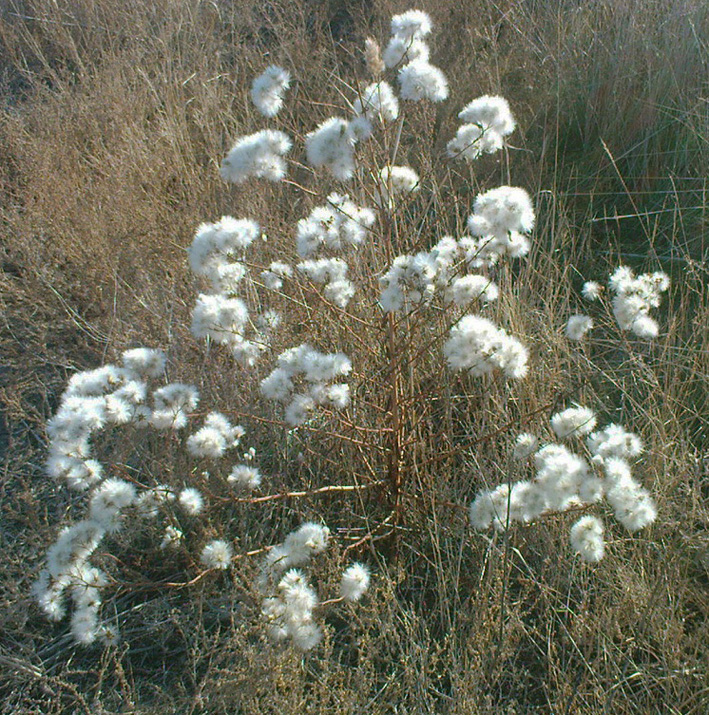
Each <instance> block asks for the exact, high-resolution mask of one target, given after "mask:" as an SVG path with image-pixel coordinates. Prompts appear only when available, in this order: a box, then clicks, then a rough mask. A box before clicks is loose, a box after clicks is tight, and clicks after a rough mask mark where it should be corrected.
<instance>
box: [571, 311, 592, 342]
mask: <svg viewBox="0 0 709 715" xmlns="http://www.w3.org/2000/svg"><path fill="white" fill-rule="evenodd" d="M591 328H593V320H592V319H591V318H589V317H588V315H572V316H571V317H570V318H569V320H568V321H567V323H566V327H565V328H564V332H565V333H566V337H567V338H568V339H569V340H581V339H582V338H583V337H584V335H586V333H587V332H588V331H589V330H591Z"/></svg>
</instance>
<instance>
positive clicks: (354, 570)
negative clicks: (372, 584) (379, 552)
mask: <svg viewBox="0 0 709 715" xmlns="http://www.w3.org/2000/svg"><path fill="white" fill-rule="evenodd" d="M369 580H370V576H369V569H368V568H367V567H366V566H365V565H364V564H361V563H354V564H352V565H351V566H349V567H348V568H347V569H345V572H344V573H343V574H342V580H341V581H340V595H341V596H342V598H344V599H345V600H346V601H359V599H360V598H362V596H363V595H364V593H365V591H366V590H367V588H368V587H369Z"/></svg>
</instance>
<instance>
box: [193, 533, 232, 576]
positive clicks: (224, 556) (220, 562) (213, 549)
mask: <svg viewBox="0 0 709 715" xmlns="http://www.w3.org/2000/svg"><path fill="white" fill-rule="evenodd" d="M233 554H234V551H233V549H232V548H231V545H230V544H229V543H228V542H226V541H223V540H221V539H215V540H214V541H210V542H209V543H208V544H207V545H206V546H205V547H204V548H203V549H202V554H201V555H200V561H201V562H202V564H204V566H206V567H207V568H208V569H227V568H229V566H230V565H231V559H232V556H233Z"/></svg>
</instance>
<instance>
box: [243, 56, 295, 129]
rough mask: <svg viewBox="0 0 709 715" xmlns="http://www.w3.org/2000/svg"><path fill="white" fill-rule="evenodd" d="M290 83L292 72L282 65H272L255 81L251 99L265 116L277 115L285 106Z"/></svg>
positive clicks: (252, 86)
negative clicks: (284, 98) (289, 72)
mask: <svg viewBox="0 0 709 715" xmlns="http://www.w3.org/2000/svg"><path fill="white" fill-rule="evenodd" d="M289 85H290V74H288V72H287V71H286V70H284V69H283V68H282V67H277V66H276V65H271V66H270V67H267V68H266V71H265V72H264V73H263V74H261V75H259V76H258V77H256V79H255V80H254V81H253V84H252V85H251V100H252V101H253V103H254V105H255V106H256V109H258V111H259V112H261V114H263V116H264V117H269V118H270V117H275V116H276V114H278V112H279V111H280V110H281V107H282V106H283V97H284V95H285V92H286V90H287V89H288V86H289Z"/></svg>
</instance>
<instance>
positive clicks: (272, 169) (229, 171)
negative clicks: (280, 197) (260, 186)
mask: <svg viewBox="0 0 709 715" xmlns="http://www.w3.org/2000/svg"><path fill="white" fill-rule="evenodd" d="M291 146H292V142H291V140H290V138H289V137H288V135H287V134H284V133H283V132H279V131H273V130H271V129H264V130H263V131H260V132H257V133H256V134H251V135H249V136H246V137H241V138H240V139H238V140H237V141H236V143H235V144H234V146H232V148H231V149H230V150H229V153H228V154H227V155H226V157H224V160H223V161H222V166H221V169H220V173H221V176H222V178H223V179H224V180H225V181H231V182H233V183H236V184H240V183H243V182H244V181H246V180H247V179H249V178H251V177H256V178H264V179H268V180H269V181H280V180H281V179H283V178H285V175H286V168H287V167H286V162H285V159H284V156H285V155H286V154H287V153H288V152H289V151H290V148H291Z"/></svg>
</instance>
